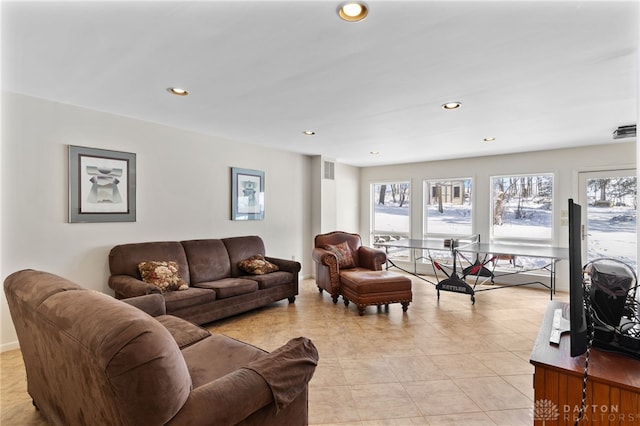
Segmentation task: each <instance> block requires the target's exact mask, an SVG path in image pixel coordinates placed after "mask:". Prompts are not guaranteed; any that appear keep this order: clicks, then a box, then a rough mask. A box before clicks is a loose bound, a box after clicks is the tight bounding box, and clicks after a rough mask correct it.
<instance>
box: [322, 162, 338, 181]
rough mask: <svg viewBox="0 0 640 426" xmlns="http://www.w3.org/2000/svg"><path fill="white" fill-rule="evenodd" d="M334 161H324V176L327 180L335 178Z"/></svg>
mask: <svg viewBox="0 0 640 426" xmlns="http://www.w3.org/2000/svg"><path fill="white" fill-rule="evenodd" d="M335 167H336V165H335V163H334V162H332V161H325V162H324V178H325V179H329V180H335Z"/></svg>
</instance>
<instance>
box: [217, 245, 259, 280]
mask: <svg viewBox="0 0 640 426" xmlns="http://www.w3.org/2000/svg"><path fill="white" fill-rule="evenodd" d="M222 242H223V243H224V246H225V247H226V248H227V253H229V261H230V262H231V276H232V277H239V276H241V275H245V274H244V272H242V271H241V270H240V268H238V262H240V261H241V260H244V259H247V258H249V257H251V256H255V255H256V254H261V255H263V256H264V255H265V251H264V241H262V238H260V237H258V236H256V235H250V236H246V237H231V238H223V239H222Z"/></svg>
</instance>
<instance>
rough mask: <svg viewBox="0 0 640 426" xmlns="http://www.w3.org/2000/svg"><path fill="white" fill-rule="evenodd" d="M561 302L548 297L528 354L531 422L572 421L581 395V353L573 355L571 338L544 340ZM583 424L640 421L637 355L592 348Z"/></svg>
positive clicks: (583, 358)
mask: <svg viewBox="0 0 640 426" xmlns="http://www.w3.org/2000/svg"><path fill="white" fill-rule="evenodd" d="M563 305H566V303H561V302H557V301H551V302H549V306H548V307H547V312H546V314H545V317H544V321H543V323H542V326H541V327H540V331H539V333H538V337H537V338H536V342H535V345H534V347H533V351H532V353H531V360H530V361H531V364H533V365H534V366H535V373H534V380H533V386H534V394H535V399H534V407H533V418H534V424H535V425H573V424H574V423H575V420H576V418H577V417H578V412H579V410H580V403H581V400H582V381H583V380H582V379H583V373H584V370H583V369H584V361H585V355H584V354H583V355H580V356H578V357H575V358H572V357H571V355H570V337H569V334H568V333H566V334H564V335H563V336H562V338H561V340H560V345H559V346H558V345H552V344H550V343H549V334H550V332H551V328H552V321H553V312H554V310H555V309H558V308H562V307H563ZM581 424H584V425H640V360H637V359H634V358H631V357H628V356H624V355H619V354H615V353H611V352H606V351H602V350H600V349H597V348H593V349H591V356H590V359H589V379H588V381H587V400H586V409H585V414H584V418H583V421H582V423H581Z"/></svg>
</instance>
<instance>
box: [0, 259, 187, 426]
mask: <svg viewBox="0 0 640 426" xmlns="http://www.w3.org/2000/svg"><path fill="white" fill-rule="evenodd" d="M4 287H5V295H6V297H7V301H8V303H9V309H10V313H11V317H12V319H13V323H14V325H15V328H16V332H17V335H18V340H19V343H20V349H21V351H22V356H23V358H24V363H25V368H26V372H27V386H28V391H29V394H30V395H31V396H32V398H33V400H34V403H35V404H36V405H37V406H38V408H39V409H40V411H41V412H42V413H43V414H44V415H45V417H47V418H48V419H49V422H50V423H51V424H85V423H87V422H94V423H96V424H98V423H99V424H113V425H116V424H118V425H120V424H122V425H129V424H130V425H139V424H164V423H166V422H168V421H169V420H170V419H171V418H172V417H173V416H174V415H175V414H176V413H177V412H178V411H179V410H180V409H181V408H182V406H183V405H184V403H185V402H186V400H187V398H188V396H189V394H190V392H191V386H192V383H191V376H190V374H189V371H188V368H187V365H186V363H185V361H184V358H183V356H182V353H181V352H180V349H179V348H178V346H177V344H176V342H175V340H174V339H173V337H172V336H171V334H170V333H169V332H168V331H167V330H166V329H165V328H164V327H163V326H162V325H161V324H160V323H159V322H158V321H156V320H155V319H153V318H152V317H150V316H149V315H147V314H146V313H144V312H142V311H141V310H139V309H136V308H135V307H133V306H131V305H128V304H126V303H124V302H121V301H119V300H116V299H114V298H113V297H111V296H108V295H106V294H103V293H99V292H96V291H91V290H87V289H84V288H82V287H80V286H77V285H75V284H73V283H71V282H69V281H68V280H65V279H64V278H61V277H58V276H56V275H53V274H49V273H46V272H38V271H32V270H25V271H20V272H16V273H14V274H12V275H10V276H9V277H7V279H6V280H5V285H4Z"/></svg>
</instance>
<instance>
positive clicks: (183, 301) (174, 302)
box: [163, 287, 217, 314]
mask: <svg viewBox="0 0 640 426" xmlns="http://www.w3.org/2000/svg"><path fill="white" fill-rule="evenodd" d="M163 295H164V302H165V305H166V307H167V313H168V314H170V313H171V312H174V311H177V310H179V309H184V308H189V307H192V306H196V305H202V304H204V303H209V302H213V301H214V300H216V299H217V296H216V292H215V291H211V290H209V289H206V288H195V287H189V288H188V289H187V290H184V291H170V292H168V293H163Z"/></svg>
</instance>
